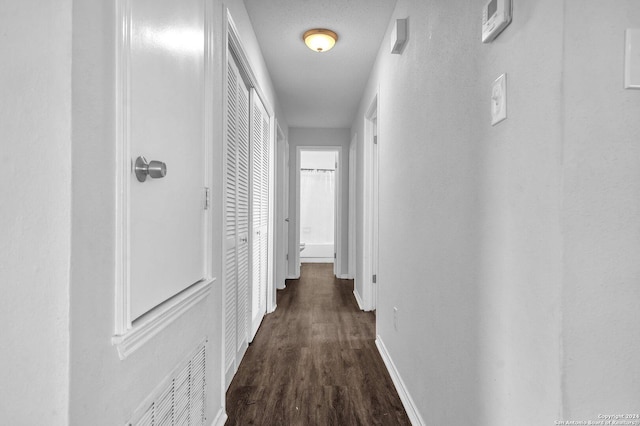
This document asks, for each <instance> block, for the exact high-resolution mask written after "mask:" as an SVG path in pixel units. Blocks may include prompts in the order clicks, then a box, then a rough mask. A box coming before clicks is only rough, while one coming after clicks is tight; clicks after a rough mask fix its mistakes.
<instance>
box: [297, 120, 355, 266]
mask: <svg viewBox="0 0 640 426" xmlns="http://www.w3.org/2000/svg"><path fill="white" fill-rule="evenodd" d="M349 144H350V131H349V129H327V128H296V127H291V128H289V158H290V171H291V172H290V173H289V271H288V277H289V278H297V273H299V271H296V265H295V256H294V255H293V254H294V253H293V252H292V248H294V247H296V244H297V243H296V229H297V227H298V226H299V224H298V218H297V216H296V215H297V212H296V208H297V207H296V206H297V203H298V194H297V191H296V175H297V173H296V167H297V166H296V161H297V160H296V158H297V152H298V147H304V146H340V147H342V153H341V157H340V161H339V165H338V173H339V174H340V176H341V179H342V184H341V186H342V200H341V201H342V217H341V221H342V223H341V226H342V235H341V241H340V242H339V244H340V246H341V250H342V251H341V258H340V267H341V271H338V272H339V274H340V276H342V277H346V276H347V275H348V273H349Z"/></svg>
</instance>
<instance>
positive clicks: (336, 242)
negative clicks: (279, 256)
mask: <svg viewBox="0 0 640 426" xmlns="http://www.w3.org/2000/svg"><path fill="white" fill-rule="evenodd" d="M302 151H337V152H338V168H337V170H336V182H335V185H336V189H335V191H336V197H338V200H340V201H339V202H338V203H336V205H335V210H336V215H335V217H336V219H338V218H339V220H338V221H337V222H338V226H336V231H335V235H334V236H333V247H334V250H335V252H336V259H335V262H334V273H337V272H338V271H339V270H338V269H336V268H335V267H336V265H339V263H338V262H339V258H340V256H341V254H342V216H343V214H342V207H343V206H342V204H343V203H342V201H341V200H342V192H343V191H342V180H341V176H342V174H343V173H342V172H341V171H342V170H344V167H343V165H342V163H343V158H344V156H343V153H342V146H340V145H335V146H334V145H331V146H329V145H327V146H306V145H304V146H297V147H296V169H295V173H296V223H295V225H296V226H295V240H294V241H295V248H294V253H295V256H294V262H295V275H296V276H297V277H298V278H300V165H301V163H300V153H301V152H302ZM308 262H309V263H313V261H308ZM321 263H325V262H321ZM298 278H292V279H298Z"/></svg>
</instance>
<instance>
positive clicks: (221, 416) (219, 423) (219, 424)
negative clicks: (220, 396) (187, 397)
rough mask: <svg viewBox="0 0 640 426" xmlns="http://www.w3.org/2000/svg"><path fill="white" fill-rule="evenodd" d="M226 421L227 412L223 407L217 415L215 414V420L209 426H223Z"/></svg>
mask: <svg viewBox="0 0 640 426" xmlns="http://www.w3.org/2000/svg"><path fill="white" fill-rule="evenodd" d="M226 421H227V412H226V411H225V409H224V407H220V409H219V410H218V414H216V418H215V419H213V421H212V422H211V426H224V424H225V422H226Z"/></svg>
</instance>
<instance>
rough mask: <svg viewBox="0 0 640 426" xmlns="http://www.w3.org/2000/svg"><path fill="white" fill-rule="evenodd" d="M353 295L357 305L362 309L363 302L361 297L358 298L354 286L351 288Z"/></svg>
mask: <svg viewBox="0 0 640 426" xmlns="http://www.w3.org/2000/svg"><path fill="white" fill-rule="evenodd" d="M353 295H354V296H355V297H356V303H358V307H359V308H360V310H361V311H364V310H365V309H364V303H362V299H361V298H360V295H359V294H358V292H357V291H356V289H355V288H354V289H353Z"/></svg>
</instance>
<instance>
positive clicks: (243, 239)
mask: <svg viewBox="0 0 640 426" xmlns="http://www.w3.org/2000/svg"><path fill="white" fill-rule="evenodd" d="M247 241H248V240H247V238H246V237H245V238H240V242H241V243H246V242H247Z"/></svg>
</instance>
